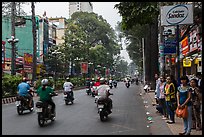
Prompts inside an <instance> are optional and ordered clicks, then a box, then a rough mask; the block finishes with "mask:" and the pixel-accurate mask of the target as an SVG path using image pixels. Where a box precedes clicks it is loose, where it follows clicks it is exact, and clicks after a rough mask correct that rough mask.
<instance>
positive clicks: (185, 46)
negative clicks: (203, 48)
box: [181, 37, 189, 56]
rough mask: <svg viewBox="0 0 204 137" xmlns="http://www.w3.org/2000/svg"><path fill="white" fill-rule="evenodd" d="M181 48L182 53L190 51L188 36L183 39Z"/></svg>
mask: <svg viewBox="0 0 204 137" xmlns="http://www.w3.org/2000/svg"><path fill="white" fill-rule="evenodd" d="M181 48H182V54H183V55H184V56H185V55H186V54H188V53H189V46H188V37H185V38H184V39H183V40H182V41H181Z"/></svg>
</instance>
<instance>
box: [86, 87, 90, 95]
mask: <svg viewBox="0 0 204 137" xmlns="http://www.w3.org/2000/svg"><path fill="white" fill-rule="evenodd" d="M86 94H87V95H91V88H90V87H86Z"/></svg>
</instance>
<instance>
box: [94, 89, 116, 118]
mask: <svg viewBox="0 0 204 137" xmlns="http://www.w3.org/2000/svg"><path fill="white" fill-rule="evenodd" d="M110 95H113V94H112V93H110ZM107 105H108V104H107V102H106V101H105V100H104V99H103V98H99V99H98V101H97V108H98V114H99V116H100V120H101V121H105V120H106V119H107V118H108V115H109V114H111V112H110V111H109V110H108V106H107Z"/></svg>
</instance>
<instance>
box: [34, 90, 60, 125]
mask: <svg viewBox="0 0 204 137" xmlns="http://www.w3.org/2000/svg"><path fill="white" fill-rule="evenodd" d="M57 95H58V94H57V93H55V94H50V96H51V97H53V96H57ZM36 108H37V110H36V111H37V114H38V124H39V126H40V127H43V126H44V124H45V122H47V121H48V120H51V121H55V117H56V112H55V113H54V114H53V115H52V113H51V108H52V106H51V105H50V104H48V103H47V102H42V101H37V102H36Z"/></svg>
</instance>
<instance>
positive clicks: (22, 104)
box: [15, 95, 34, 115]
mask: <svg viewBox="0 0 204 137" xmlns="http://www.w3.org/2000/svg"><path fill="white" fill-rule="evenodd" d="M15 104H16V107H17V113H18V114H19V115H22V114H23V111H24V110H29V111H30V112H32V111H33V108H34V101H33V100H32V107H29V99H28V98H27V97H24V96H19V95H17V96H16V102H15Z"/></svg>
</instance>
